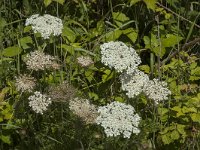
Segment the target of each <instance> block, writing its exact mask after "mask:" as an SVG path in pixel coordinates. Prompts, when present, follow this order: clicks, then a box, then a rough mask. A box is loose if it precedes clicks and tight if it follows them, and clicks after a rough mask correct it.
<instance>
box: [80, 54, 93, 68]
mask: <svg viewBox="0 0 200 150" xmlns="http://www.w3.org/2000/svg"><path fill="white" fill-rule="evenodd" d="M77 61H78V63H79V64H80V65H81V66H82V67H87V66H90V65H91V64H93V63H94V62H93V60H92V59H91V58H90V57H89V56H80V57H78V58H77Z"/></svg>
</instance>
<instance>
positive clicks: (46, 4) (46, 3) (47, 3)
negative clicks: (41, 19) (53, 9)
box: [44, 0, 52, 7]
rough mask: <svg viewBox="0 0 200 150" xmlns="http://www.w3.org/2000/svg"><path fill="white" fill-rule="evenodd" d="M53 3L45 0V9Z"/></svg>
mask: <svg viewBox="0 0 200 150" xmlns="http://www.w3.org/2000/svg"><path fill="white" fill-rule="evenodd" d="M51 3H52V0H44V5H45V7H47V6H49V5H50V4H51Z"/></svg>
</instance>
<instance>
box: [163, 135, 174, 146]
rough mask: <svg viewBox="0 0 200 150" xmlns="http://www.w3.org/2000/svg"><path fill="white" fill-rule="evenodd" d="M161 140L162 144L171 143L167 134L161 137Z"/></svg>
mask: <svg viewBox="0 0 200 150" xmlns="http://www.w3.org/2000/svg"><path fill="white" fill-rule="evenodd" d="M161 139H162V141H163V143H164V144H170V143H171V142H172V140H171V138H170V135H169V134H164V135H162V136H161Z"/></svg>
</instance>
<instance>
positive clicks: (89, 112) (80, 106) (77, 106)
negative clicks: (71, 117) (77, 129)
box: [69, 98, 98, 124]
mask: <svg viewBox="0 0 200 150" xmlns="http://www.w3.org/2000/svg"><path fill="white" fill-rule="evenodd" d="M69 108H70V110H71V111H72V112H73V113H74V114H76V115H77V116H79V117H80V118H81V119H82V120H83V121H84V122H85V123H86V124H92V123H94V122H95V119H96V118H97V116H98V113H97V108H96V106H95V105H93V104H90V102H89V100H87V99H80V98H75V99H72V100H70V102H69Z"/></svg>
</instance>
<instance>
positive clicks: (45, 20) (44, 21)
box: [25, 14, 63, 39]
mask: <svg viewBox="0 0 200 150" xmlns="http://www.w3.org/2000/svg"><path fill="white" fill-rule="evenodd" d="M25 25H26V26H28V25H31V26H32V29H33V31H34V33H38V32H39V33H41V36H42V37H43V38H44V39H49V37H50V35H51V34H53V35H54V36H58V35H60V34H61V33H62V29H63V23H62V20H61V19H59V18H57V17H54V16H51V15H49V14H44V15H43V16H39V14H35V15H32V16H31V17H30V18H28V19H26V24H25Z"/></svg>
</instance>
